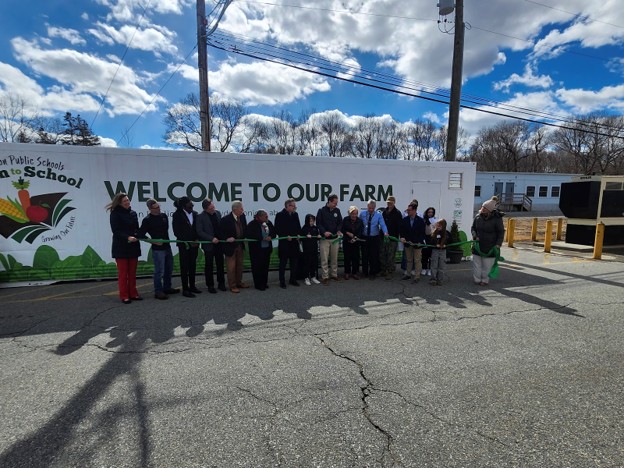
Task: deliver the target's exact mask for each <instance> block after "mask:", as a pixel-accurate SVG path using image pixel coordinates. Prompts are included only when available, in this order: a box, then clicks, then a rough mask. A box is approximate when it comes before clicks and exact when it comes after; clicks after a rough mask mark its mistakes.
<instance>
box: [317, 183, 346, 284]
mask: <svg viewBox="0 0 624 468" xmlns="http://www.w3.org/2000/svg"><path fill="white" fill-rule="evenodd" d="M316 225H317V226H318V230H319V232H320V233H321V236H323V237H322V239H321V241H320V251H321V271H322V279H321V282H322V283H323V284H324V285H328V284H329V278H330V271H329V268H330V265H331V279H333V280H334V281H340V278H338V250H339V249H340V242H339V241H336V238H338V237H342V232H340V226H341V225H342V215H341V214H340V209H338V195H336V194H332V195H330V196H329V198H328V199H327V203H326V204H325V206H324V207H323V208H321V209H320V210H318V213H317V215H316Z"/></svg>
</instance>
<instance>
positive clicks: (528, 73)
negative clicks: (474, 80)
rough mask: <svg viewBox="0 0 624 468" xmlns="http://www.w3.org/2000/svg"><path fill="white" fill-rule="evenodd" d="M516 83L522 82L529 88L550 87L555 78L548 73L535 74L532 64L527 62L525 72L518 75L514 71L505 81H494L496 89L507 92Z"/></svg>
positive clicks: (521, 83)
mask: <svg viewBox="0 0 624 468" xmlns="http://www.w3.org/2000/svg"><path fill="white" fill-rule="evenodd" d="M514 84H520V85H524V86H527V87H529V88H544V89H546V88H550V87H551V86H552V84H553V80H552V78H551V77H550V76H548V75H539V76H537V75H535V74H534V73H533V68H532V67H531V65H530V64H527V65H526V66H525V67H524V74H523V75H518V74H517V73H512V75H511V76H510V77H509V78H507V79H506V80H503V81H498V82H496V83H494V89H495V90H504V91H505V92H509V88H510V87H511V86H512V85H514Z"/></svg>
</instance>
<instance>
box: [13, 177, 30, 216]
mask: <svg viewBox="0 0 624 468" xmlns="http://www.w3.org/2000/svg"><path fill="white" fill-rule="evenodd" d="M29 185H30V182H28V181H27V180H24V179H23V178H22V177H20V178H19V179H17V182H13V187H15V188H16V189H18V191H17V196H18V197H19V200H20V203H21V204H22V208H24V211H26V210H27V209H28V208H29V207H30V193H28V190H26V189H27V188H28V186H29Z"/></svg>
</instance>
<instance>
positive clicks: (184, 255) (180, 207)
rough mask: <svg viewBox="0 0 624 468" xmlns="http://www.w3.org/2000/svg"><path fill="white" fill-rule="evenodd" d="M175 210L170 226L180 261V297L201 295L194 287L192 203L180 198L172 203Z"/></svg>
mask: <svg viewBox="0 0 624 468" xmlns="http://www.w3.org/2000/svg"><path fill="white" fill-rule="evenodd" d="M174 206H175V207H176V208H177V210H176V211H175V213H173V218H172V221H171V224H172V225H173V233H174V234H175V236H176V239H177V240H178V241H183V242H178V258H179V259H180V279H181V280H182V295H184V296H185V297H195V294H199V293H201V291H200V290H199V289H197V288H196V287H195V269H196V267H197V253H198V252H199V244H198V243H197V240H198V239H197V231H196V225H197V211H193V202H192V201H191V200H190V198H189V197H182V198H179V199H177V200H176V201H175V202H174Z"/></svg>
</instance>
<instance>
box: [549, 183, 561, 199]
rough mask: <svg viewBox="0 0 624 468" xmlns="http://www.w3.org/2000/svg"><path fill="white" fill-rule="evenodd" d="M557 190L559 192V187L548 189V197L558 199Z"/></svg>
mask: <svg viewBox="0 0 624 468" xmlns="http://www.w3.org/2000/svg"><path fill="white" fill-rule="evenodd" d="M559 190H561V188H560V187H559V186H557V187H550V196H551V197H553V198H559Z"/></svg>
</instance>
